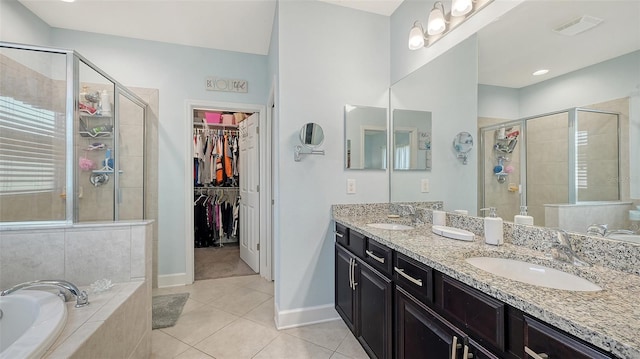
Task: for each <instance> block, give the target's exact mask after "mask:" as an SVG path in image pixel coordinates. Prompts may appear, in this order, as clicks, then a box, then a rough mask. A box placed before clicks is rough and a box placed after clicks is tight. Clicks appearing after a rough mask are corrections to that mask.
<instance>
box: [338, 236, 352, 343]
mask: <svg viewBox="0 0 640 359" xmlns="http://www.w3.org/2000/svg"><path fill="white" fill-rule="evenodd" d="M335 248H336V258H335V267H336V268H335V303H336V311H337V312H338V314H340V316H341V317H342V319H343V320H344V322H345V323H346V324H347V326H348V327H349V329H351V331H352V332H353V333H355V326H354V323H355V317H354V315H355V310H354V309H355V308H354V304H355V303H354V292H353V289H352V286H351V280H352V278H353V277H352V274H353V272H352V265H351V262H352V261H353V260H354V259H353V256H352V255H351V254H350V253H349V252H347V251H346V250H345V249H344V248H342V247H341V246H340V245H339V244H336V245H335Z"/></svg>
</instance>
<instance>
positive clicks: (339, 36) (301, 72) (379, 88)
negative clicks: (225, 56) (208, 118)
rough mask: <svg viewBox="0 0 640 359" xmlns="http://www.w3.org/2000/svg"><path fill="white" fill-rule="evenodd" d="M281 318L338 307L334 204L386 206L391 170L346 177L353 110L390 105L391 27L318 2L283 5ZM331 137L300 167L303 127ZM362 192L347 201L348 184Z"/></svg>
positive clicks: (351, 173)
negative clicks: (314, 126)
mask: <svg viewBox="0 0 640 359" xmlns="http://www.w3.org/2000/svg"><path fill="white" fill-rule="evenodd" d="M278 19H279V39H280V40H279V70H278V72H279V86H280V90H279V104H280V109H279V130H278V133H279V140H278V142H279V150H278V155H279V164H278V176H279V188H280V191H279V196H278V198H276V207H277V211H278V213H279V214H280V215H279V216H278V217H277V219H276V220H277V226H278V228H279V233H278V237H277V240H279V254H278V256H279V259H278V260H279V276H278V278H277V280H276V282H275V285H276V291H277V293H279V296H276V305H277V306H278V308H279V309H280V310H292V309H298V308H308V307H313V306H327V307H332V306H333V301H334V297H333V290H334V289H333V283H334V277H333V276H334V270H333V256H334V255H333V242H334V240H333V228H332V226H331V213H330V206H331V204H334V203H358V202H386V201H387V198H388V197H387V188H388V177H387V173H386V172H384V171H379V172H375V173H373V172H370V171H347V170H345V169H344V160H343V153H344V144H343V141H344V123H343V116H344V113H343V111H344V105H345V104H359V105H363V106H376V107H387V104H388V87H389V19H388V17H385V16H380V15H375V14H370V13H366V12H361V11H357V10H353V9H349V8H344V7H340V6H336V5H331V4H327V3H323V2H319V1H283V2H280V3H279V13H278ZM307 122H316V123H318V124H320V125H321V126H322V127H323V129H324V133H325V141H324V144H323V145H322V148H323V149H324V150H325V155H324V156H317V155H315V156H306V157H304V158H303V159H302V161H300V162H294V160H293V148H294V146H295V145H296V144H299V141H298V134H299V132H300V128H301V127H302V125H303V124H305V123H307ZM347 178H354V179H356V181H357V194H355V195H347V194H346V180H347Z"/></svg>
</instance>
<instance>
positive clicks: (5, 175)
mask: <svg viewBox="0 0 640 359" xmlns="http://www.w3.org/2000/svg"><path fill="white" fill-rule="evenodd" d="M64 139H65V138H64V129H63V128H56V113H55V112H53V111H50V110H46V109H41V108H36V107H33V106H31V105H29V104H28V103H24V102H22V101H19V100H16V99H14V98H11V97H4V96H0V195H7V194H25V193H38V192H51V191H53V190H54V189H55V187H56V178H57V173H62V172H64Z"/></svg>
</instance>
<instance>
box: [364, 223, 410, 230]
mask: <svg viewBox="0 0 640 359" xmlns="http://www.w3.org/2000/svg"><path fill="white" fill-rule="evenodd" d="M367 226H369V227H373V228H379V229H388V230H391V231H406V230H409V229H413V227H411V226H407V225H404V224H396V223H367Z"/></svg>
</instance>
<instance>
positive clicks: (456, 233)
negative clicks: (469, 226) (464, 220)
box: [431, 224, 475, 241]
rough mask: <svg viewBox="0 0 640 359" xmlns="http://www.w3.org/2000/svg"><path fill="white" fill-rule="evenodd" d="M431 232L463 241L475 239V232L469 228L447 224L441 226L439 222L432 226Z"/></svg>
mask: <svg viewBox="0 0 640 359" xmlns="http://www.w3.org/2000/svg"><path fill="white" fill-rule="evenodd" d="M431 232H433V233H435V234H437V235H440V236H443V237H447V238H452V239H459V240H461V241H473V239H474V238H475V236H474V234H473V233H472V232H469V231H467V230H464V229H460V228H453V227H447V226H439V225H437V224H434V225H433V226H431Z"/></svg>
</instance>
